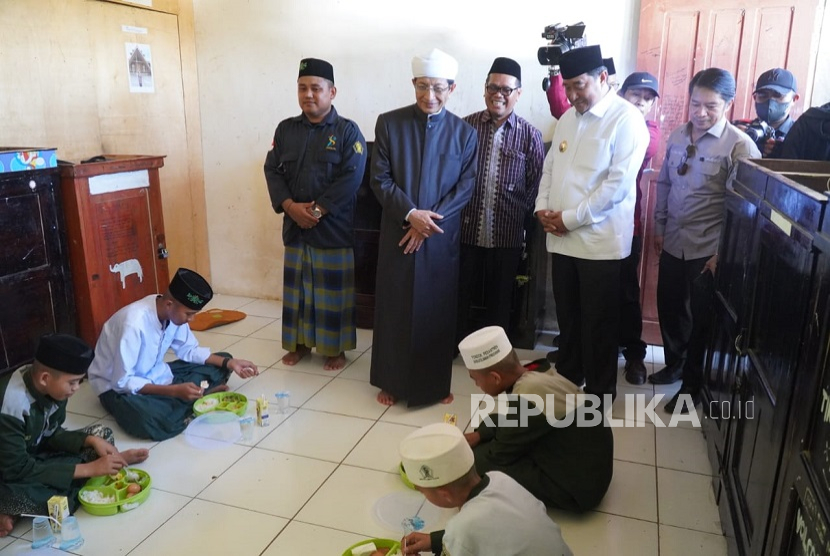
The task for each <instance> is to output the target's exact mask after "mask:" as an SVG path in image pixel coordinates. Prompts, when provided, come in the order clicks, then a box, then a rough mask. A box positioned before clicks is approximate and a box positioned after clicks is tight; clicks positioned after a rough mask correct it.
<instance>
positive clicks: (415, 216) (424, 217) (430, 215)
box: [408, 210, 444, 237]
mask: <svg viewBox="0 0 830 556" xmlns="http://www.w3.org/2000/svg"><path fill="white" fill-rule="evenodd" d="M442 218H444V217H443V216H441V215H440V214H438V213H436V212H432V211H431V210H413V211H412V213H411V214H410V215H409V219H408V222H409V224H410V226H412V228H413V229H414V230H415V231H416V232H418V233H419V234H421V235H422V236H424V237H429V236H431V235H432V234H443V233H444V230H442V229H441V228H440V227H438V224H436V223H435V222H433V220H441V219H442Z"/></svg>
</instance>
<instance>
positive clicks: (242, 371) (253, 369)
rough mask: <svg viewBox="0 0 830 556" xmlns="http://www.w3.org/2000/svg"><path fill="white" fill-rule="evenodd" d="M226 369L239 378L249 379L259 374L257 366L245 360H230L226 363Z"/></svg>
mask: <svg viewBox="0 0 830 556" xmlns="http://www.w3.org/2000/svg"><path fill="white" fill-rule="evenodd" d="M228 368H229V369H230V370H232V371H233V372H235V373H236V374H237V375H239V376H240V377H241V378H251V377H252V376H257V375H258V374H259V369H257V366H256V365H254V364H253V363H251V362H250V361H247V360H245V359H231V360H230V361H228Z"/></svg>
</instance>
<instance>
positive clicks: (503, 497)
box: [400, 423, 572, 556]
mask: <svg viewBox="0 0 830 556" xmlns="http://www.w3.org/2000/svg"><path fill="white" fill-rule="evenodd" d="M400 454H401V460H402V461H403V466H404V470H405V471H406V474H407V476H408V477H409V479H410V480H411V481H412V484H414V485H415V488H416V489H417V490H418V491H419V492H421V493H422V494H423V495H424V496H425V497H426V499H427V500H429V501H430V502H432V503H433V504H434V505H436V506H438V507H441V508H458V509H459V512H458V513H457V514H456V515H455V516H453V517H452V518H451V519H450V520H449V521H448V522H447V528H446V529H445V530H444V531H434V532H433V533H431V534H429V535H427V534H424V533H411V534H409V535H407V536H406V537H405V538H404V539H403V541H402V543H401V546H402V549H403V553H404V554H420V553H421V552H425V551H432V552H433V554H441V555H443V556H540V555H542V554H544V555H545V556H570V555H571V554H572V553H571V550H570V548H568V545H567V544H565V541H564V539H562V533H561V531H560V530H559V526H558V525H557V524H556V523H554V522H553V520H551V519H550V517H548V515H547V513H546V512H545V506H544V505H543V504H542V503H541V502H540V501H539V500H537V499H536V498H534V497H533V495H532V494H530V493H529V492H528V491H527V490H525V489H524V488H522V486H521V485H519V484H518V483H517V482H516V481H514V480H513V479H511V478H510V477H508V476H507V475H505V474H504V473H499V472H498V471H493V472H490V473H487V474H486V475H484V476H479V474H478V472H477V471H476V468H475V465H474V461H473V452H472V450H471V449H470V447H469V445H468V444H467V442H466V441H465V439H464V436H463V435H462V434H461V431H459V430H458V429H457V428H456V427H455V426H453V425H448V424H446V423H436V424H434V425H428V426H426V427H423V428H421V429H418V430H416V431H415V432H413V433H411V434H410V435H409V436H407V437H406V438H404V439H403V441H402V442H401V444H400ZM493 524H498V526H497V527H494V526H493Z"/></svg>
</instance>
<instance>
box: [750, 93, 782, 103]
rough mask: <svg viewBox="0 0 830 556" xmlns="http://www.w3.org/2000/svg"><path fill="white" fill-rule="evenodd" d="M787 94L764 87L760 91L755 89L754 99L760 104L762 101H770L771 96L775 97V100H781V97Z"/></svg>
mask: <svg viewBox="0 0 830 556" xmlns="http://www.w3.org/2000/svg"><path fill="white" fill-rule="evenodd" d="M785 96H786V95H782V94H781V93H779V92H777V91H772V90H769V89H762V90H760V91H755V92H754V93H752V100H754V101H755V102H757V103H759V104H760V103H762V102H766V101H768V100H769V99H771V98H774V99H775V100H780V99H782V98H784V97H785Z"/></svg>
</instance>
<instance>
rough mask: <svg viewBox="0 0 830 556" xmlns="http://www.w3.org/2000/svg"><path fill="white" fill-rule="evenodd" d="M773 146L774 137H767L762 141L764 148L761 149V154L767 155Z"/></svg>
mask: <svg viewBox="0 0 830 556" xmlns="http://www.w3.org/2000/svg"><path fill="white" fill-rule="evenodd" d="M774 148H775V138H774V137H767V140H766V141H764V148H763V150H762V151H761V154H763V155H764V156H769V155H771V154H772V150H773V149H774Z"/></svg>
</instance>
